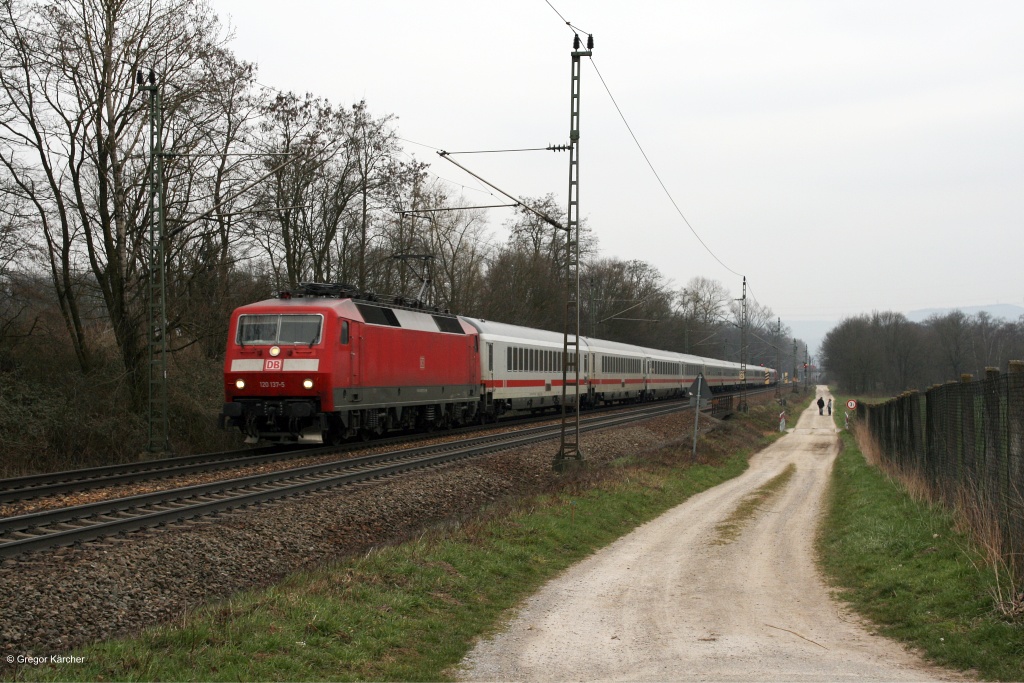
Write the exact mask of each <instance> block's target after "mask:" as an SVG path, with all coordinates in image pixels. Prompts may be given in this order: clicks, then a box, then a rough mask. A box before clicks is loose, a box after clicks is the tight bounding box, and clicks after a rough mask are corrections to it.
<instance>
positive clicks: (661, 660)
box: [463, 387, 958, 681]
mask: <svg viewBox="0 0 1024 683" xmlns="http://www.w3.org/2000/svg"><path fill="white" fill-rule="evenodd" d="M818 394H819V395H823V396H825V398H826V400H827V399H828V398H829V394H828V392H827V389H826V388H825V387H819V388H818ZM837 452H838V438H837V435H836V432H835V429H834V427H833V424H832V420H831V418H830V417H829V416H828V415H827V414H826V415H824V416H820V415H818V408H817V406H815V405H814V404H813V403H812V405H811V407H810V408H809V409H808V410H807V411H806V412H804V413H803V414H802V415H801V416H800V420H799V422H798V423H797V424H796V426H795V428H792V429H791V430H790V433H789V434H787V435H786V436H785V437H783V438H782V439H780V440H779V441H777V442H776V443H775V444H774V445H773V446H771V447H770V448H768V449H766V450H764V451H762V452H761V453H759V454H757V455H756V456H754V458H752V460H751V465H750V469H749V470H748V471H747V472H746V473H745V474H744V475H743V476H741V477H738V478H736V479H734V480H732V481H729V482H726V483H724V484H722V485H720V486H718V487H716V488H714V489H712V490H709V491H706V492H704V493H702V494H700V495H698V496H694V497H693V498H692V499H690V500H689V501H687V502H686V503H685V504H683V505H680V506H679V507H677V508H675V509H673V510H671V511H669V512H668V513H666V514H665V515H663V516H661V517H660V518H658V519H657V520H654V521H653V522H650V523H648V524H646V525H644V526H643V527H641V528H639V529H637V530H636V531H634V532H633V533H631V534H629V535H628V536H626V537H624V538H621V539H619V541H617V542H616V543H614V544H613V545H611V546H609V547H607V548H605V549H603V550H601V551H599V552H598V553H596V554H594V555H593V556H591V557H590V558H588V559H587V560H585V561H583V562H581V563H580V564H578V565H576V566H575V567H573V568H571V569H570V570H568V571H567V572H566V573H565V574H563V575H562V576H561V577H559V578H558V579H556V580H554V581H552V582H551V583H549V584H548V585H547V586H546V587H545V588H543V589H542V590H541V591H539V592H538V593H537V594H536V595H534V596H533V597H531V598H530V599H529V600H527V601H526V603H525V604H524V605H523V606H522V608H521V610H520V611H519V613H518V614H517V615H516V616H515V617H514V619H513V621H512V622H511V623H510V624H509V626H508V629H507V630H506V631H504V632H503V633H501V634H499V635H498V636H496V637H495V638H493V639H491V640H487V641H484V642H481V643H479V644H478V645H477V647H476V648H475V649H474V650H473V651H472V652H471V653H470V655H469V656H468V657H467V658H466V660H465V661H464V663H463V665H464V667H465V669H464V671H463V677H464V678H465V679H466V680H490V681H510V680H529V681H570V680H581V681H594V680H631V681H644V680H659V681H663V680H670V681H677V680H711V681H809V680H813V681H824V680H827V681H840V680H857V681H923V680H958V677H957V676H956V675H955V674H952V673H949V672H944V671H942V670H939V669H936V668H934V667H929V666H927V665H925V664H924V663H922V662H921V661H920V659H918V658H917V657H916V656H914V655H912V654H910V653H908V652H906V651H904V650H903V649H902V647H901V646H899V645H897V644H895V643H892V642H890V641H888V640H886V639H884V638H881V637H879V636H874V635H871V634H870V633H869V632H868V630H867V629H865V628H864V627H863V626H862V625H860V623H859V622H858V620H857V619H856V618H855V617H853V616H852V615H851V614H850V613H848V612H847V611H845V610H844V609H843V608H842V607H841V606H839V605H838V604H836V603H835V602H833V601H832V600H831V598H830V596H829V591H828V589H827V588H826V586H825V584H824V583H823V582H822V580H821V578H820V577H819V574H818V572H817V570H816V568H815V565H814V561H813V540H814V534H815V527H816V522H817V518H818V514H819V510H820V506H821V499H822V493H823V492H824V490H825V488H826V484H827V481H828V475H829V472H830V471H831V466H832V461H833V460H834V458H835V456H836V454H837ZM791 463H792V464H793V465H795V469H789V472H790V474H789V475H788V476H789V479H788V480H785V483H784V484H783V485H782V486H781V488H779V489H778V490H777V491H776V493H775V494H774V495H773V496H770V497H768V498H767V499H765V500H763V501H762V502H761V503H759V504H758V505H756V506H754V511H753V512H752V514H751V515H750V516H749V518H748V519H746V521H745V522H743V524H742V525H741V528H740V529H739V532H738V534H735V533H734V534H732V535H730V534H727V533H724V532H723V528H722V526H721V525H722V523H723V521H725V520H727V519H728V518H730V516H732V515H734V513H735V511H736V510H737V508H738V507H739V506H740V504H741V501H743V499H744V498H745V497H748V496H749V495H750V494H751V493H752V492H755V491H758V490H759V489H762V487H763V486H764V485H765V484H766V483H767V482H769V481H770V480H772V478H773V477H776V476H777V475H780V474H782V475H783V476H784V477H785V476H787V475H786V474H785V473H786V471H787V468H788V466H789V465H790V464H791ZM748 500H749V498H748Z"/></svg>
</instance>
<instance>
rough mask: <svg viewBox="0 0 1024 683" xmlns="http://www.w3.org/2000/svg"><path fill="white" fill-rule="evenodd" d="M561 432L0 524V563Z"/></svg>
mask: <svg viewBox="0 0 1024 683" xmlns="http://www.w3.org/2000/svg"><path fill="white" fill-rule="evenodd" d="M686 407H688V406H684V405H681V404H674V405H659V406H653V407H650V408H647V409H640V410H637V411H632V412H630V413H629V414H626V415H623V414H616V415H612V416H601V417H596V418H592V419H591V420H589V421H587V423H586V425H585V426H584V429H585V430H586V431H592V430H595V429H603V428H608V427H614V426H619V425H621V424H624V423H629V422H634V421H637V420H641V419H649V418H651V417H657V416H659V415H662V414H667V413H671V412H676V411H679V410H683V409H684V408H686ZM559 430H560V425H547V426H541V427H533V428H530V429H527V430H519V431H517V432H512V433H504V434H491V435H487V436H483V437H476V438H473V439H469V440H467V441H463V442H452V443H449V444H435V445H431V446H421V447H418V448H411V449H404V450H401V451H394V452H391V453H383V454H377V455H369V456H364V457H360V458H352V459H349V460H345V461H338V462H334V463H326V464H319V465H309V466H306V467H300V468H296V469H292V470H286V471H283V472H276V473H269V474H260V475H253V476H249V477H240V478H237V479H231V480H225V481H219V482H214V483H210V484H199V485H195V486H186V487H182V488H178V489H171V490H168V491H161V492H156V493H149V494H141V495H138V496H130V497H127V498H118V499H115V500H107V501H101V502H97V503H88V504H85V505H78V506H74V507H68V508H60V509H56V510H47V511H43V512H39V513H33V514H28V515H21V516H19V517H10V518H6V519H0V558H7V557H13V556H15V555H19V554H21V553H24V552H29V551H33V550H40V549H43V548H49V547H54V546H62V545H72V544H76V543H81V542H85V541H91V540H95V539H97V538H101V537H106V536H111V535H115V534H123V533H127V532H129V531H135V530H138V529H142V528H148V527H153V526H159V525H166V524H169V523H175V522H180V521H185V520H186V519H192V518H195V517H201V516H205V515H210V514H213V513H216V512H223V511H226V510H230V509H233V508H237V507H245V506H248V505H253V504H255V503H260V502H266V501H270V500H275V499H280V498H285V497H291V496H295V495H299V494H301V493H307V492H310V491H316V490H320V489H325V488H332V487H337V486H343V485H347V484H352V483H357V482H361V481H366V480H368V479H374V478H381V477H386V476H391V475H394V474H397V473H400V472H406V471H409V470H413V469H421V468H424V467H431V466H435V465H439V464H443V463H446V462H451V461H454V460H459V459H463V458H468V457H474V456H479V455H484V454H487V453H492V452H495V451H499V450H508V449H510V448H516V447H521V446H525V445H529V444H532V443H536V442H538V441H544V440H547V439H551V438H553V437H555V436H557V434H558V433H559Z"/></svg>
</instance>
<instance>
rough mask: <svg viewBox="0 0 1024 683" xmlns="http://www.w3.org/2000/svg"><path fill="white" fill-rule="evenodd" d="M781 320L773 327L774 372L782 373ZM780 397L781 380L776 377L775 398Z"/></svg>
mask: <svg viewBox="0 0 1024 683" xmlns="http://www.w3.org/2000/svg"><path fill="white" fill-rule="evenodd" d="M781 343H782V318H779V321H778V323H777V324H776V327H775V369H776V372H777V373H778V372H782V347H781ZM781 395H782V378H781V377H778V376H776V378H775V398H779V396H781Z"/></svg>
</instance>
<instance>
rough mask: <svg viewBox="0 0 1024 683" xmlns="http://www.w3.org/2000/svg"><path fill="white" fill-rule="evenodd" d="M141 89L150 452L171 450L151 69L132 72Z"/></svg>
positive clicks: (157, 121)
mask: <svg viewBox="0 0 1024 683" xmlns="http://www.w3.org/2000/svg"><path fill="white" fill-rule="evenodd" d="M135 79H136V82H137V83H138V85H139V90H140V91H141V92H148V93H149V169H148V178H147V181H148V182H149V287H148V288H149V447H148V451H149V452H150V453H151V454H156V453H167V452H170V450H171V446H170V440H169V438H168V431H169V430H168V421H167V297H166V288H165V284H164V277H165V275H164V268H165V263H164V260H165V256H164V193H163V177H164V161H163V147H162V142H161V136H162V134H163V112H162V111H161V105H160V88H159V86H157V83H156V76H155V75H154V74H153V71H152V70H150V72H149V78H148V82H149V84H148V85H146V81H147V79H146V78H145V77H144V76H143V74H142V72H141V71H139V72H137V73H136V74H135Z"/></svg>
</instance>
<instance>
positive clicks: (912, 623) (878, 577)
mask: <svg viewBox="0 0 1024 683" xmlns="http://www.w3.org/2000/svg"><path fill="white" fill-rule="evenodd" d="M843 402H845V399H844V400H843ZM841 404H842V403H840V405H841ZM836 419H837V421H838V420H840V419H841V418H840V417H838V415H837V417H836ZM956 529H957V525H956V521H955V519H954V518H953V516H952V514H950V513H949V512H948V511H946V510H944V509H942V508H940V507H937V506H933V505H929V504H926V503H922V502H919V501H916V500H914V499H913V498H912V497H911V496H910V495H909V494H908V493H907V492H906V490H905V489H904V488H903V487H902V486H901V485H900V484H899V483H897V482H895V481H893V480H892V479H890V478H889V477H887V476H886V475H885V474H883V473H882V472H880V471H879V470H878V469H877V468H874V467H871V466H869V465H868V464H867V462H866V461H865V459H864V456H863V455H862V454H861V452H860V450H859V449H858V447H857V445H856V443H855V441H854V439H853V436H852V435H851V434H850V433H848V432H843V433H842V451H841V453H840V455H839V457H838V459H837V460H836V464H835V468H834V470H833V473H832V482H831V488H830V491H829V494H828V498H827V514H826V516H825V520H824V523H823V526H822V531H821V535H820V538H819V550H820V557H821V564H822V567H823V569H824V570H825V572H826V574H827V575H828V576H829V577H830V578H831V581H832V583H833V585H835V586H836V587H837V588H838V596H839V597H840V598H841V599H843V600H845V601H846V602H848V603H849V604H850V605H851V606H852V607H853V608H854V609H855V610H857V611H858V612H860V613H861V614H863V615H864V616H866V617H868V618H869V619H870V620H871V621H872V622H873V623H874V624H875V625H876V627H877V631H878V632H879V633H881V634H883V635H886V636H889V637H891V638H895V639H897V640H900V641H902V642H904V643H906V644H907V645H910V646H912V647H914V648H915V649H917V650H919V651H920V652H922V653H923V654H924V655H925V656H926V657H927V658H928V659H930V660H931V661H933V662H935V663H937V664H940V665H944V666H948V667H951V668H955V669H961V670H970V671H972V672H973V673H976V674H977V675H978V676H979V677H981V678H984V679H991V680H1013V681H1019V680H1024V624H1022V623H1020V622H1019V621H1017V622H1016V623H1015V622H1013V621H1011V620H1008V619H1006V618H1003V617H1002V616H1001V615H999V614H998V612H997V611H996V609H995V607H994V604H993V601H992V597H991V591H992V589H993V587H994V585H993V584H994V581H995V579H994V575H993V574H992V572H986V571H984V569H983V567H984V566H985V564H984V555H983V553H982V552H981V551H980V550H979V549H978V548H977V547H976V546H974V545H973V543H972V542H971V540H970V539H969V538H967V537H966V536H964V535H963V534H961V533H959V532H958V531H957V530H956Z"/></svg>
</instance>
